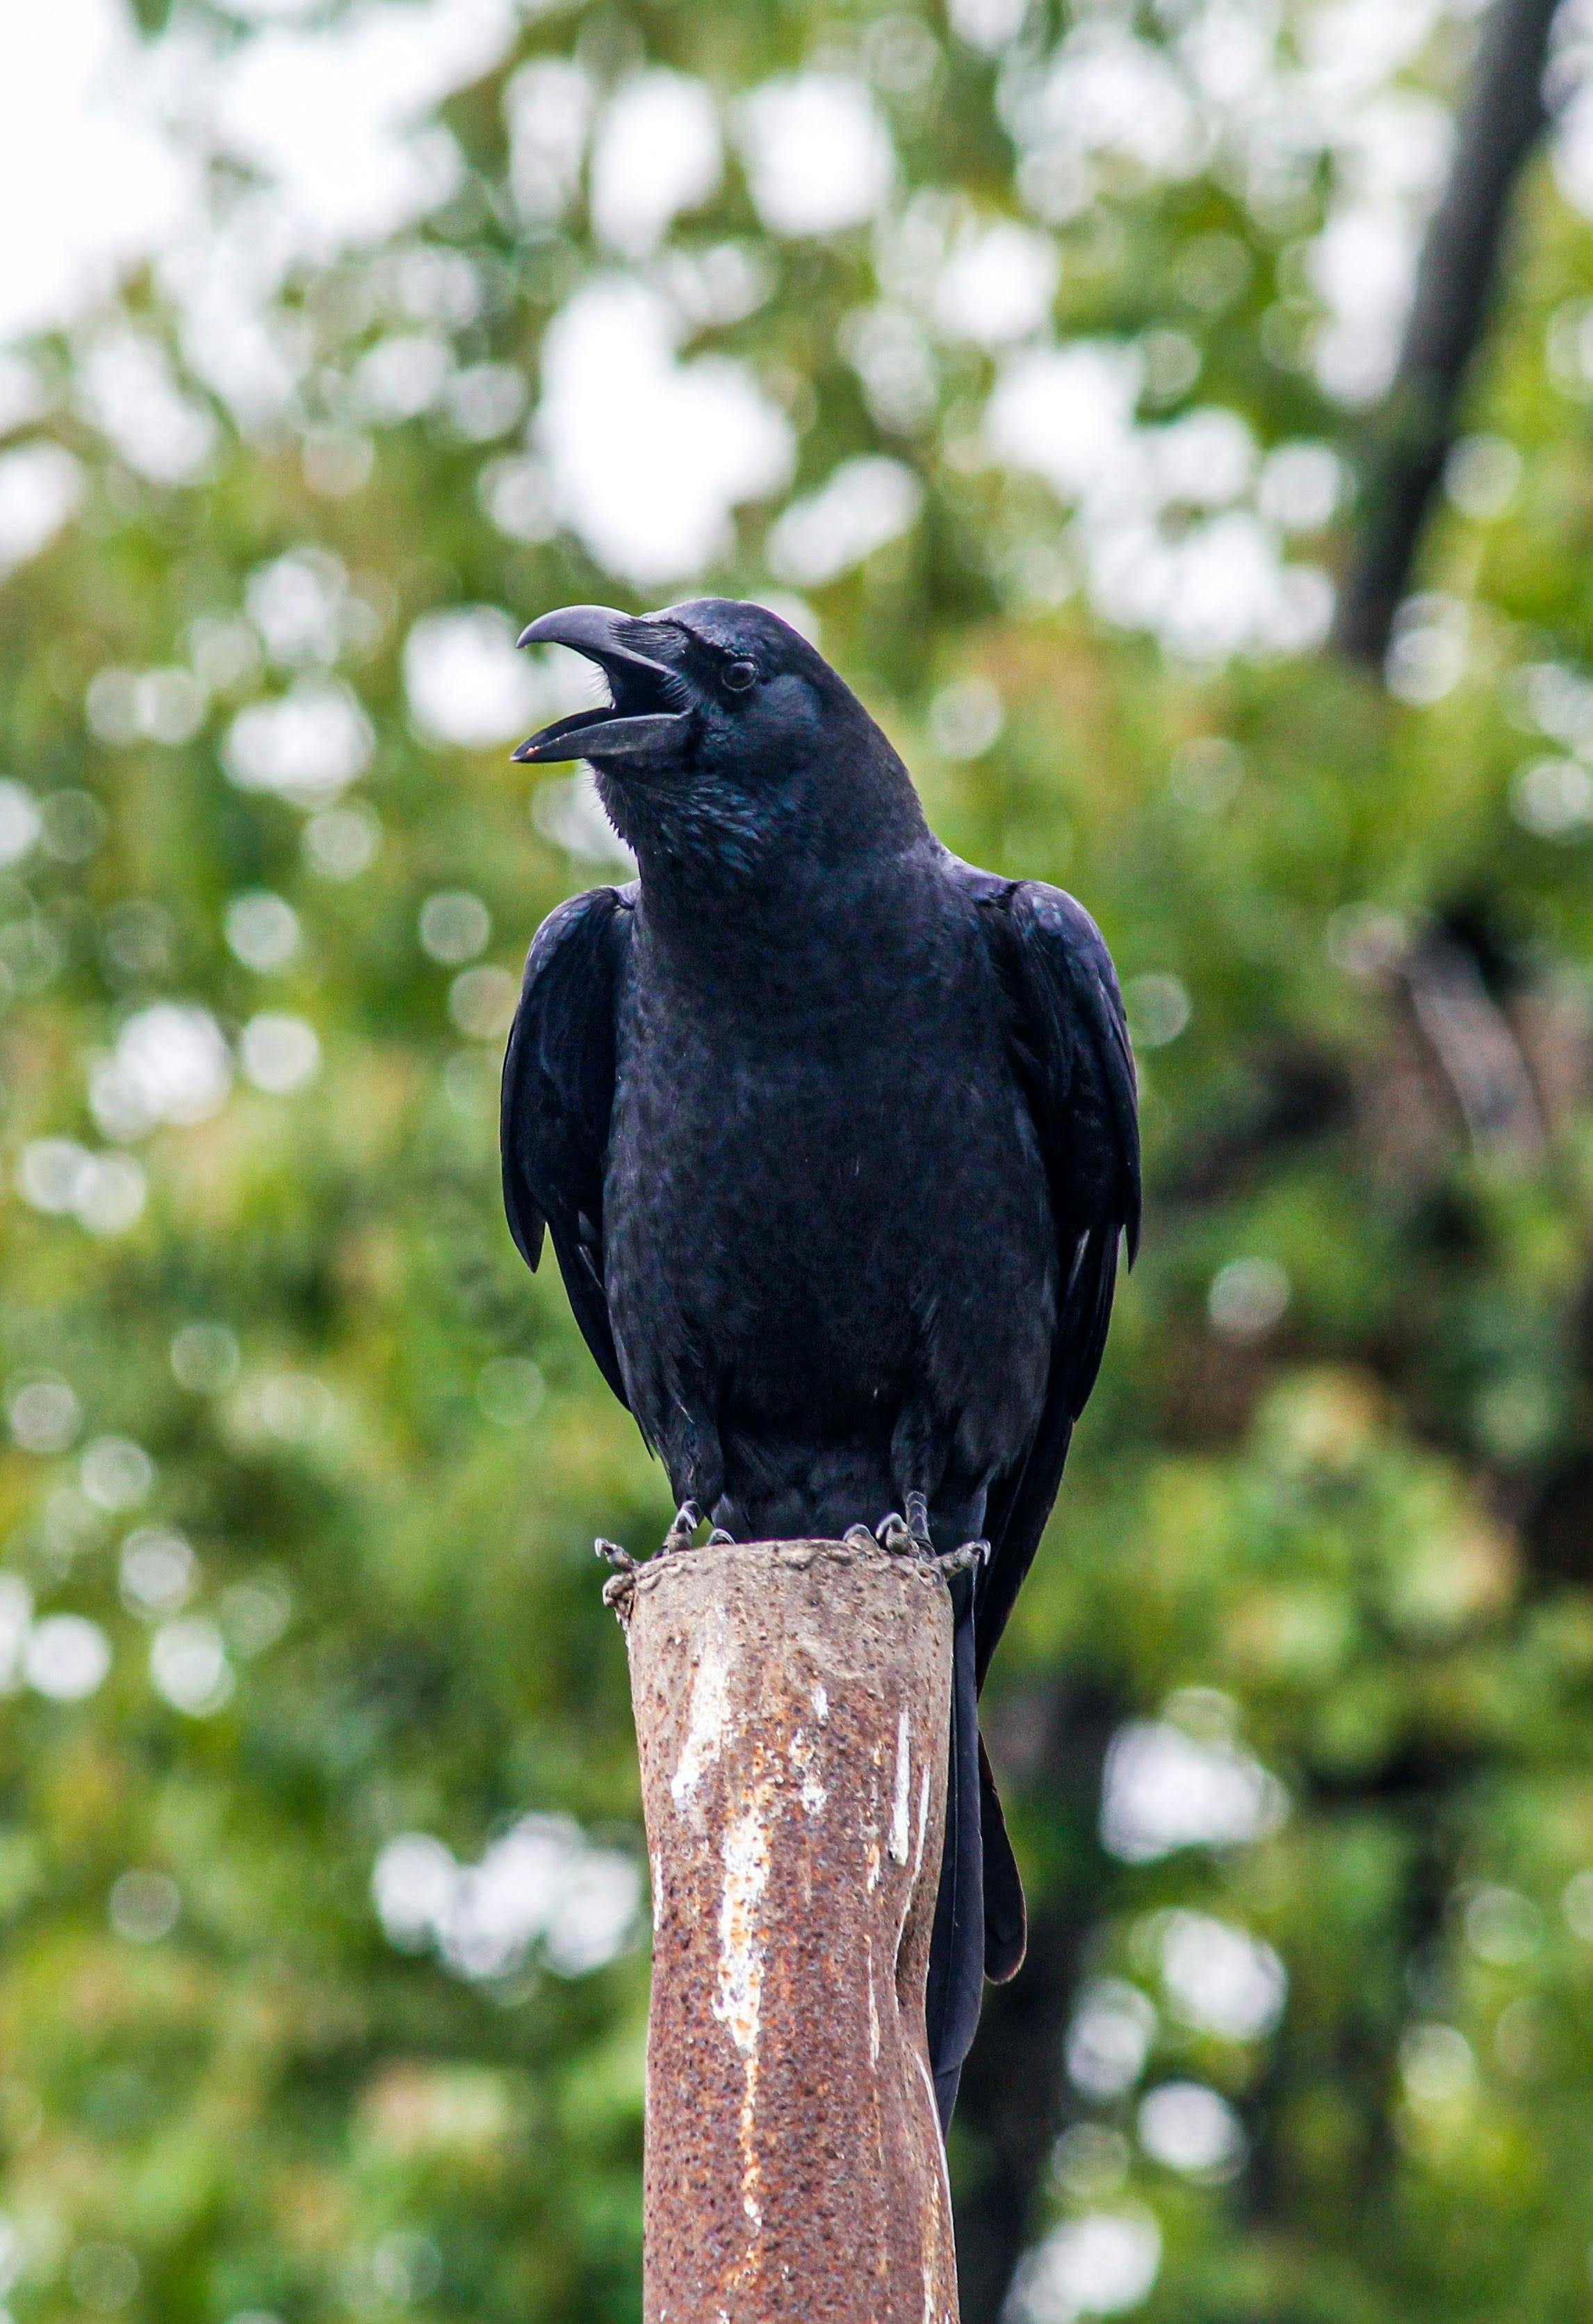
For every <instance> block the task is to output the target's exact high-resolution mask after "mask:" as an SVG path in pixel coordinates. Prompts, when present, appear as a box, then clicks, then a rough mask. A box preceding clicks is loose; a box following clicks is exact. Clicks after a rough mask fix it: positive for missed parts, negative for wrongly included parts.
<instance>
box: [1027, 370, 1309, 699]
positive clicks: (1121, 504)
mask: <svg viewBox="0 0 1593 2324" xmlns="http://www.w3.org/2000/svg"><path fill="white" fill-rule="evenodd" d="M1141 379H1142V373H1141V364H1140V357H1139V354H1138V351H1137V349H1136V348H1134V347H1131V346H1122V345H1117V344H1113V343H1111V342H1109V341H1101V340H1078V341H1075V342H1073V344H1072V345H1071V346H1062V347H1033V348H1025V349H1023V350H1022V351H1021V352H1019V353H1017V354H1016V355H1012V356H1011V357H1009V358H1008V361H1007V362H1006V363H1005V364H1004V365H1003V367H1002V369H1001V372H1000V374H999V377H998V379H997V383H996V386H995V389H994V392H992V394H991V396H990V402H989V404H988V405H987V407H986V410H985V418H984V432H985V438H986V441H987V443H988V444H989V446H990V450H991V452H992V453H993V454H994V455H995V457H997V459H998V460H1000V461H1002V462H1003V463H1005V464H1006V465H1008V466H1012V467H1017V468H1027V469H1030V470H1031V471H1033V472H1034V473H1036V474H1037V475H1042V476H1044V477H1045V480H1046V481H1047V482H1048V483H1049V484H1051V486H1052V488H1053V490H1054V492H1055V493H1057V495H1058V497H1059V498H1060V499H1062V500H1064V501H1066V502H1068V503H1072V505H1073V508H1074V510H1075V512H1076V515H1075V522H1074V526H1073V542H1074V544H1075V546H1076V547H1077V549H1079V551H1080V552H1081V555H1082V563H1083V567H1084V571H1085V576H1086V585H1087V588H1088V593H1089V596H1090V600H1091V604H1092V605H1093V607H1094V609H1095V611H1096V612H1097V613H1100V615H1101V616H1102V618H1103V619H1104V620H1106V621H1108V622H1112V623H1114V624H1115V625H1116V626H1117V627H1119V628H1121V629H1130V630H1148V631H1151V632H1154V633H1156V635H1157V636H1159V637H1160V638H1161V640H1162V642H1163V644H1164V645H1165V647H1166V648H1167V649H1168V650H1169V651H1171V652H1173V653H1175V654H1178V655H1180V656H1182V657H1183V658H1184V659H1188V660H1191V661H1195V662H1220V661H1223V660H1226V659H1229V657H1231V656H1232V655H1235V654H1240V653H1254V654H1268V653H1300V652H1303V651H1306V650H1309V649H1310V648H1312V646H1315V645H1317V644H1320V642H1321V640H1322V638H1323V637H1324V636H1325V635H1326V633H1327V629H1328V625H1329V622H1330V621H1331V616H1332V608H1333V594H1332V585H1331V582H1330V581H1329V579H1328V576H1327V575H1326V574H1325V573H1323V572H1322V571H1321V569H1320V568H1319V567H1315V566H1312V565H1304V564H1293V563H1288V562H1286V561H1285V551H1284V541H1283V530H1282V528H1281V526H1280V525H1278V524H1276V523H1273V522H1269V521H1267V520H1266V518H1264V517H1263V516H1261V515H1260V514H1258V513H1257V511H1256V510H1255V509H1254V508H1252V507H1251V506H1249V505H1248V500H1249V498H1250V497H1251V496H1252V495H1253V493H1254V492H1255V489H1256V485H1257V474H1258V463H1257V447H1256V443H1255V439H1254V438H1253V437H1252V436H1251V434H1250V431H1249V429H1248V427H1247V426H1246V424H1245V422H1244V420H1242V419H1241V418H1240V417H1239V415H1238V413H1237V412H1234V411H1229V410H1226V409H1224V408H1222V407H1220V406H1218V405H1208V406H1205V407H1203V408H1202V409H1201V410H1195V411H1191V412H1188V413H1185V414H1184V415H1183V417H1182V418H1180V419H1178V420H1172V421H1169V422H1168V423H1167V424H1166V425H1165V426H1162V427H1142V426H1139V425H1138V424H1137V420H1136V416H1135V412H1136V405H1137V400H1138V395H1139V390H1140V385H1141ZM1192 518H1193V519H1194V521H1191V519H1192Z"/></svg>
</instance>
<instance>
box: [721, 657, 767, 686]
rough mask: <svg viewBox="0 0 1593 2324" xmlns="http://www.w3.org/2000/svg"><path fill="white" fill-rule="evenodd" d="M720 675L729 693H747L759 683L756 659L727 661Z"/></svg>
mask: <svg viewBox="0 0 1593 2324" xmlns="http://www.w3.org/2000/svg"><path fill="white" fill-rule="evenodd" d="M719 677H720V682H721V684H722V685H723V687H724V690H725V692H726V693H727V694H745V693H746V692H747V691H748V689H749V687H754V686H756V685H757V683H758V665H757V663H756V662H755V661H727V662H726V663H725V665H724V668H723V669H722V670H721V671H720V673H719Z"/></svg>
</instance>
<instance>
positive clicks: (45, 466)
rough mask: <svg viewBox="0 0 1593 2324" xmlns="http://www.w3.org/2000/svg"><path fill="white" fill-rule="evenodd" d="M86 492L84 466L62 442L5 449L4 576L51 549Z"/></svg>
mask: <svg viewBox="0 0 1593 2324" xmlns="http://www.w3.org/2000/svg"><path fill="white" fill-rule="evenodd" d="M82 492H83V471H82V469H81V468H80V467H79V466H78V463H77V461H76V460H74V459H73V457H72V456H71V454H70V453H69V452H68V451H64V450H63V449H62V447H60V445H59V444H19V445H18V446H17V447H16V449H15V450H14V452H4V453H0V579H4V577H5V575H6V574H7V573H10V572H13V571H14V570H15V568H16V567H17V566H19V565H25V564H26V562H27V560H28V559H29V558H30V557H37V556H38V554H39V552H40V550H41V549H47V548H48V547H49V546H50V543H51V541H52V540H53V539H55V536H56V534H57V533H58V532H59V531H60V529H61V527H62V525H63V524H65V522H66V521H67V519H68V518H69V516H70V515H71V513H72V511H73V510H74V509H75V508H76V507H77V505H78V501H79V499H80V498H81V497H82Z"/></svg>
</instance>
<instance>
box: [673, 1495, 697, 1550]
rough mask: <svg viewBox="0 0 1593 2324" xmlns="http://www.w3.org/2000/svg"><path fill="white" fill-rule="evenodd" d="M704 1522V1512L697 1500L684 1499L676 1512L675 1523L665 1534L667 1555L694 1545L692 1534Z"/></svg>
mask: <svg viewBox="0 0 1593 2324" xmlns="http://www.w3.org/2000/svg"><path fill="white" fill-rule="evenodd" d="M702 1522H703V1512H702V1511H701V1509H700V1508H698V1507H697V1505H696V1503H695V1501H682V1503H681V1504H680V1507H679V1508H677V1510H676V1512H675V1519H674V1522H673V1524H672V1525H671V1526H670V1527H669V1530H668V1533H667V1534H666V1535H664V1554H665V1555H666V1556H668V1555H669V1554H671V1553H672V1552H675V1551H678V1550H683V1549H689V1548H690V1547H691V1545H692V1536H693V1535H694V1534H695V1532H696V1529H697V1527H698V1526H700V1525H701V1524H702Z"/></svg>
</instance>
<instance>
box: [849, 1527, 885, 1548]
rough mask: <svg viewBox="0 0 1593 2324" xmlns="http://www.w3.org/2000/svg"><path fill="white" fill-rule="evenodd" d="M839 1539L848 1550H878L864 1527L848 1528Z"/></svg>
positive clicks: (873, 1539)
mask: <svg viewBox="0 0 1593 2324" xmlns="http://www.w3.org/2000/svg"><path fill="white" fill-rule="evenodd" d="M841 1538H842V1540H843V1542H844V1543H845V1544H846V1545H847V1547H848V1549H878V1548H879V1543H878V1542H877V1541H876V1540H875V1538H874V1536H873V1535H872V1534H871V1533H870V1531H869V1528H868V1526H866V1525H854V1526H847V1528H846V1531H845V1532H844V1533H843V1535H842V1536H841Z"/></svg>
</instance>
